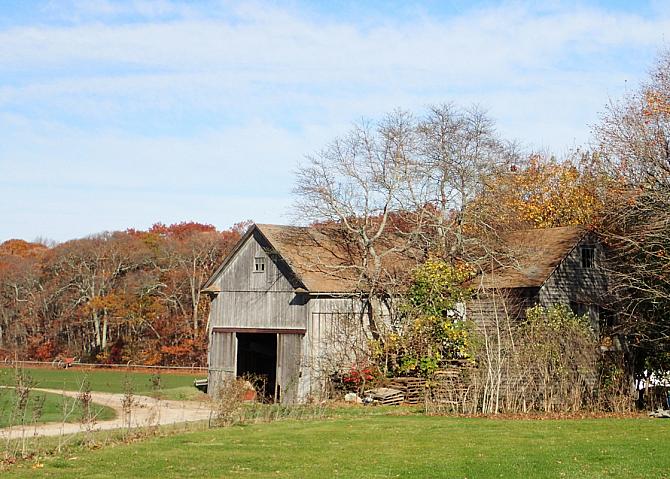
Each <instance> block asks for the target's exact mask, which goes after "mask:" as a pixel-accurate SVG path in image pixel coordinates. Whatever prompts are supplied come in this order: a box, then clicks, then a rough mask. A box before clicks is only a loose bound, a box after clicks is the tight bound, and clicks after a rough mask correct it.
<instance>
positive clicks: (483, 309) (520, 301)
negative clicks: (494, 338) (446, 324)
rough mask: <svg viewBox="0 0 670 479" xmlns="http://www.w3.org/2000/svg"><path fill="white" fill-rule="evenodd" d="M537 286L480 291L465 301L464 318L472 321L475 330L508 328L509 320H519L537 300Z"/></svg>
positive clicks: (483, 332) (487, 331)
mask: <svg viewBox="0 0 670 479" xmlns="http://www.w3.org/2000/svg"><path fill="white" fill-rule="evenodd" d="M538 292H539V288H517V289H513V290H504V289H501V290H495V289H491V290H485V291H480V292H478V293H477V294H476V296H475V297H474V298H472V299H471V300H469V301H467V303H466V307H465V314H466V318H467V319H468V320H470V321H472V322H473V323H474V325H475V329H476V331H477V332H479V333H481V334H497V330H498V329H499V328H503V329H504V328H508V327H509V321H508V319H509V320H512V321H519V320H523V319H524V318H525V316H526V309H527V308H530V307H531V306H534V305H535V304H537V302H538Z"/></svg>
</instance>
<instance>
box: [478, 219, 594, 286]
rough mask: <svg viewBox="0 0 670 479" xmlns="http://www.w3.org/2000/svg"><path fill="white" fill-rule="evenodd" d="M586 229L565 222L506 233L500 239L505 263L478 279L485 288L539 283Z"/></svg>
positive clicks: (579, 239) (541, 283) (540, 284)
mask: <svg viewBox="0 0 670 479" xmlns="http://www.w3.org/2000/svg"><path fill="white" fill-rule="evenodd" d="M586 233H587V230H586V229H585V228H584V227H583V226H564V227H559V228H546V229H533V230H524V231H517V232H514V233H510V234H507V235H505V236H504V237H503V238H502V240H503V243H504V249H505V251H506V253H507V256H508V257H509V262H508V264H507V265H505V266H501V267H499V268H497V269H494V270H493V271H492V272H490V273H486V274H483V275H482V276H481V277H480V278H478V279H477V283H478V285H480V286H482V287H484V288H533V287H540V286H542V285H543V284H544V282H545V281H546V280H547V279H548V278H549V276H551V274H552V273H553V272H554V270H555V269H556V267H557V266H558V265H559V264H560V263H561V261H563V259H564V258H565V257H566V256H567V255H568V254H569V253H570V252H571V251H572V249H573V248H574V247H575V246H577V245H578V244H579V242H580V241H581V240H582V238H583V237H584V235H585V234H586Z"/></svg>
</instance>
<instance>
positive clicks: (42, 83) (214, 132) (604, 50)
mask: <svg viewBox="0 0 670 479" xmlns="http://www.w3.org/2000/svg"><path fill="white" fill-rule="evenodd" d="M666 7H667V5H666V4H665V2H664V1H650V2H641V1H640V2H638V1H635V2H630V1H624V0H620V1H612V2H607V1H604V0H602V1H590V2H586V1H585V2H575V1H573V2H560V1H548V2H523V1H514V2H490V1H482V2H476V1H474V2H473V1H465V0H462V1H461V0H455V1H425V2H408V1H366V2H360V1H339V0H331V1H324V2H316V1H287V2H269V1H268V2H263V1H258V2H255V1H252V2H239V3H238V2H228V1H218V0H211V1H167V0H156V1H144V0H128V1H106V0H90V1H79V0H54V1H29V0H3V1H1V2H0V241H4V240H7V239H10V238H22V239H25V240H28V241H32V240H35V239H38V238H39V239H42V240H43V239H50V240H54V241H56V242H61V241H65V240H68V239H73V238H79V237H83V236H87V235H90V234H94V233H98V232H102V231H112V230H124V229H127V228H131V227H132V228H140V229H144V228H147V227H150V226H151V225H152V224H153V223H156V222H162V223H165V224H171V223H176V222H181V221H198V222H202V223H208V224H213V225H215V226H217V227H218V228H220V229H224V228H228V227H230V226H232V225H233V224H234V223H237V222H240V221H244V220H248V219H251V220H254V221H257V222H262V223H287V222H290V221H291V220H292V219H293V215H292V214H291V205H292V196H291V189H292V187H293V178H294V172H295V170H296V168H297V167H298V165H299V163H300V162H301V161H304V158H305V156H306V155H309V154H310V153H314V152H316V151H318V150H319V149H321V148H322V147H324V146H325V145H326V144H328V143H329V142H330V141H332V140H333V139H334V138H336V137H337V136H340V135H343V134H344V133H346V132H347V130H349V129H350V128H351V127H352V125H353V124H354V123H356V122H358V121H361V120H362V119H372V120H374V119H378V118H380V117H382V116H383V115H384V113H387V112H389V111H392V110H394V109H396V108H401V109H405V110H409V111H412V112H414V113H416V114H421V112H422V111H424V110H425V108H426V106H428V105H431V104H439V103H445V102H453V103H454V104H456V105H460V106H463V107H467V106H470V105H473V104H477V105H479V106H481V107H482V108H484V109H486V110H487V111H488V113H489V115H490V116H491V117H492V118H493V119H494V120H495V121H496V125H497V130H498V132H499V134H500V135H501V136H502V137H504V138H506V139H510V140H516V141H518V142H520V144H521V145H523V146H524V147H525V148H527V149H529V150H532V149H534V150H544V151H550V152H552V153H554V154H556V155H558V156H560V155H563V154H566V153H568V152H569V151H570V150H571V149H573V148H576V147H579V146H584V145H588V143H589V141H590V138H591V129H592V126H593V125H594V124H596V123H597V121H598V118H599V115H600V114H601V113H602V111H603V110H604V108H605V106H606V105H607V103H608V102H609V101H612V100H616V99H617V98H620V97H621V96H622V95H623V94H624V93H625V92H626V91H631V90H634V89H635V88H636V87H637V85H638V84H639V82H640V81H643V80H644V79H645V77H646V76H647V73H648V71H649V69H650V68H651V66H652V64H653V61H654V59H655V58H656V56H657V55H658V53H659V51H661V50H662V49H664V48H668V46H669V41H670V39H669V38H668V35H669V34H670V10H669V9H667V8H666Z"/></svg>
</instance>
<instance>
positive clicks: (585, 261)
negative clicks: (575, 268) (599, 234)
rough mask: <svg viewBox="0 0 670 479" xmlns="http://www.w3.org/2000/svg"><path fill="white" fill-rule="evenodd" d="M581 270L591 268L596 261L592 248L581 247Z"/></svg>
mask: <svg viewBox="0 0 670 479" xmlns="http://www.w3.org/2000/svg"><path fill="white" fill-rule="evenodd" d="M581 252H582V268H593V263H594V262H595V259H596V249H595V247H593V246H582V248H581Z"/></svg>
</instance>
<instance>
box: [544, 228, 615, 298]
mask: <svg viewBox="0 0 670 479" xmlns="http://www.w3.org/2000/svg"><path fill="white" fill-rule="evenodd" d="M587 245H590V246H593V247H594V248H596V256H595V259H594V261H595V262H594V264H593V266H592V267H591V268H583V267H582V257H581V247H582V246H587ZM602 255H603V250H602V247H601V246H600V245H599V243H597V242H596V241H595V240H593V239H592V238H591V237H588V236H587V237H586V238H585V239H584V240H582V242H581V243H579V244H578V245H577V246H576V247H575V248H574V249H573V250H572V251H571V252H570V253H569V254H568V256H567V257H566V258H565V260H563V262H561V264H560V265H558V267H557V268H556V270H554V273H553V274H552V275H551V276H550V277H549V278H548V279H547V281H546V282H545V284H544V285H543V286H542V288H540V294H539V302H540V304H542V305H543V306H550V305H555V304H566V305H569V304H570V302H571V301H574V302H580V303H585V304H588V303H598V302H599V300H600V298H599V295H600V294H602V293H603V292H604V291H605V290H606V287H607V284H606V277H605V274H604V272H603V270H602V268H599V267H598V266H599V264H598V263H599V261H600V260H601V258H602Z"/></svg>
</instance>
